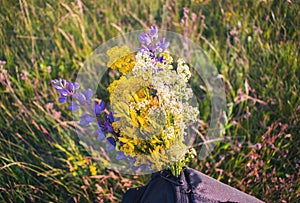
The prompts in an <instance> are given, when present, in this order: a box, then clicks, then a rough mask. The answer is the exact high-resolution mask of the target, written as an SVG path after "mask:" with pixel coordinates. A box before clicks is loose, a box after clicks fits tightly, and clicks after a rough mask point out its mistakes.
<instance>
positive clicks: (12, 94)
mask: <svg viewBox="0 0 300 203" xmlns="http://www.w3.org/2000/svg"><path fill="white" fill-rule="evenodd" d="M82 2H83V1H81V0H76V1H75V0H74V1H68V0H66V1H62V0H59V1H54V3H46V2H45V1H43V0H20V1H6V0H2V1H1V4H2V6H1V9H0V22H1V27H0V47H1V48H0V60H1V61H6V64H5V65H2V66H0V112H1V113H0V201H1V202H34V201H35V202H102V201H104V202H118V201H120V200H121V198H122V195H123V194H124V192H125V191H126V189H128V188H129V187H133V186H138V185H142V184H144V183H146V182H147V181H148V179H149V176H141V177H133V176H124V175H121V174H118V173H116V172H112V171H109V170H107V169H105V168H104V167H103V166H101V165H100V164H98V163H95V162H94V161H93V160H92V159H91V157H90V155H89V154H88V153H87V152H86V151H85V150H84V148H83V147H81V146H80V145H79V144H78V140H77V139H76V138H75V137H74V133H73V132H74V126H75V125H76V123H74V122H72V121H71V114H70V112H68V110H67V109H66V107H65V106H64V105H60V104H58V103H57V102H56V101H57V95H56V93H55V91H54V90H53V89H52V88H51V86H50V80H51V79H54V78H58V77H65V78H67V79H74V76H75V75H76V73H77V71H78V70H79V69H80V67H82V64H83V62H84V61H85V59H86V57H87V56H88V54H89V53H91V52H92V51H93V49H94V48H96V47H97V46H99V45H100V44H101V43H103V42H105V41H106V40H109V39H110V38H112V37H114V36H116V35H118V34H120V33H123V32H124V33H125V32H128V31H133V30H136V29H142V28H147V27H149V26H150V25H153V24H156V25H158V26H159V27H160V28H162V29H168V30H171V31H176V32H179V33H182V34H183V33H184V29H183V26H182V25H181V24H180V22H181V19H182V18H183V8H184V7H186V8H188V9H189V16H190V17H191V16H192V13H193V12H194V13H195V15H196V20H195V21H193V20H191V18H190V19H189V20H188V23H189V24H188V26H185V28H186V30H187V32H186V35H187V36H188V37H189V38H191V39H192V40H193V41H195V42H197V43H199V45H201V46H202V47H203V48H204V49H205V50H206V51H207V53H208V55H209V56H210V58H211V59H212V60H213V62H214V63H215V65H216V67H217V68H218V70H219V72H220V73H221V74H222V75H223V76H224V82H225V85H226V94H227V103H228V106H229V107H230V106H231V107H232V109H231V108H229V107H228V128H227V129H226V136H228V137H231V138H232V141H231V142H221V143H218V144H217V146H216V148H215V150H214V153H213V154H212V155H211V156H210V157H207V159H206V160H203V161H198V162H197V163H196V162H194V163H193V164H191V166H192V167H194V168H196V169H198V170H200V171H201V172H203V173H206V174H208V175H210V176H211V177H214V178H216V179H218V180H220V181H222V182H224V183H227V184H229V185H231V186H233V187H235V188H238V189H240V190H242V191H245V192H247V193H249V194H252V195H254V196H256V197H258V198H260V199H262V200H264V201H266V202H297V200H298V199H299V198H300V177H299V170H300V160H299V153H300V147H299V146H300V139H299V134H300V127H299V126H300V100H299V89H300V81H299V78H300V64H299V50H298V49H299V45H300V44H299V41H300V39H299V29H300V24H299V23H300V22H299V21H300V20H299V15H300V12H299V11H300V6H299V3H297V1H284V0H282V1H269V0H265V1H254V0H251V1H239V0H230V1H226V2H225V1H220V2H219V1H212V0H211V1H210V0H198V1H196V0H194V1H192V0H190V1H183V0H178V1H158V0H155V1H150V0H146V1H143V3H137V1H133V0H124V1H121V0H108V1H102V2H101V1H86V2H85V3H82ZM138 2H141V1H138ZM230 109H231V110H230ZM208 111H209V108H207V107H205V106H204V105H202V106H201V114H202V115H208V113H209V112H208ZM202 119H203V120H204V122H207V120H206V119H207V116H205V117H203V118H202ZM199 130H201V132H202V133H204V134H205V128H204V129H199ZM240 136H243V137H244V139H241V138H240ZM95 164H97V165H96V166H97V175H96V176H91V175H92V174H91V170H90V167H93V166H95ZM76 167H77V169H76Z"/></svg>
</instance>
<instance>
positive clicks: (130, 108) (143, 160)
mask: <svg viewBox="0 0 300 203" xmlns="http://www.w3.org/2000/svg"><path fill="white" fill-rule="evenodd" d="M138 40H139V41H140V43H141V47H140V48H139V50H138V51H137V52H136V53H132V52H130V49H129V48H128V47H127V46H115V47H112V48H111V49H110V50H108V51H107V56H108V57H109V61H108V63H107V66H108V67H109V68H111V69H114V70H116V71H119V72H120V75H121V76H120V77H119V78H118V79H116V80H114V81H113V82H112V83H111V84H109V86H108V87H107V90H108V92H109V94H110V96H109V101H110V104H105V103H104V102H103V101H101V100H100V101H99V100H94V99H93V98H92V95H93V92H92V90H90V89H87V90H84V91H82V92H81V91H79V89H80V85H79V84H78V83H76V82H74V83H73V82H66V80H65V79H58V80H53V81H52V84H53V86H54V87H55V88H56V89H57V90H58V92H59V93H60V97H59V102H60V103H66V102H68V103H69V105H68V108H69V109H70V110H72V111H77V110H78V109H79V107H82V108H83V109H84V114H83V115H82V116H81V117H80V119H81V120H80V124H81V125H83V126H87V125H89V124H90V123H92V122H97V123H98V126H99V129H98V130H97V131H96V132H95V133H96V135H97V136H98V140H99V141H101V140H103V139H105V140H106V141H107V142H108V143H109V144H110V149H107V150H112V149H113V150H116V151H117V152H118V156H117V157H116V158H117V159H128V160H129V161H130V163H131V164H132V168H133V169H135V170H137V169H138V168H141V169H146V168H152V169H155V170H162V169H164V168H166V167H167V168H169V169H170V170H171V172H172V173H173V174H174V175H175V176H178V174H179V173H180V171H181V170H182V167H183V166H184V165H185V164H186V162H187V161H188V160H189V159H190V158H191V157H192V156H194V151H193V150H190V148H189V147H188V146H186V144H185V139H186V136H187V130H188V127H189V126H190V125H191V124H192V123H193V122H195V121H196V119H197V117H198V115H199V111H198V108H197V107H193V106H192V105H190V99H191V98H192V96H193V92H192V89H191V88H189V86H188V81H189V79H190V77H191V72H190V69H189V66H188V64H187V63H186V62H185V61H184V60H183V59H181V58H176V57H175V56H172V55H171V54H170V53H169V52H168V50H167V48H168V45H169V43H168V42H166V41H165V39H164V38H161V39H159V40H158V30H157V28H156V27H155V26H154V27H151V29H150V32H149V33H142V34H140V35H139V36H138ZM68 98H71V99H68ZM108 107H109V108H108Z"/></svg>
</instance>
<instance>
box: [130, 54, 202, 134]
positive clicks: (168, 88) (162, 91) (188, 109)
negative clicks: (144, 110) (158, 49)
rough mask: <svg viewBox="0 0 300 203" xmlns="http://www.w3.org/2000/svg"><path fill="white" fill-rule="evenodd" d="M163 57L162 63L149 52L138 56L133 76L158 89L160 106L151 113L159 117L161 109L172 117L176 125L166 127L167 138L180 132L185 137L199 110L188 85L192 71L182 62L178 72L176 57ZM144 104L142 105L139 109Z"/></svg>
mask: <svg viewBox="0 0 300 203" xmlns="http://www.w3.org/2000/svg"><path fill="white" fill-rule="evenodd" d="M160 56H162V57H163V61H162V62H161V61H155V59H153V58H151V57H150V56H149V55H148V54H147V53H145V52H139V53H137V55H136V64H135V66H134V68H133V70H132V73H133V74H134V75H135V76H136V77H142V78H144V79H147V80H150V83H151V84H152V86H153V88H154V89H155V90H156V96H157V97H158V99H159V107H155V109H150V112H149V114H151V115H152V114H154V113H156V114H157V111H158V110H160V111H163V112H167V114H168V116H171V117H172V120H173V124H172V125H169V126H166V128H165V130H164V132H165V133H164V134H165V135H166V137H167V138H168V139H171V138H172V137H173V136H174V135H175V134H176V133H177V134H181V135H185V134H186V133H185V130H186V129H187V127H188V125H189V124H190V123H191V122H194V121H196V119H197V117H198V115H199V111H198V109H197V108H196V107H193V106H192V105H191V104H190V102H191V98H192V97H193V91H192V89H191V88H189V87H188V84H187V82H188V80H189V79H190V77H191V72H190V70H189V67H188V65H187V64H186V62H185V61H184V60H183V59H178V60H177V64H178V65H177V70H175V69H176V68H175V67H174V64H173V58H172V57H171V56H170V54H169V53H168V52H163V53H161V54H160ZM144 105H145V104H144V103H143V104H139V105H138V108H141V107H143V106H144ZM138 108H137V109H138Z"/></svg>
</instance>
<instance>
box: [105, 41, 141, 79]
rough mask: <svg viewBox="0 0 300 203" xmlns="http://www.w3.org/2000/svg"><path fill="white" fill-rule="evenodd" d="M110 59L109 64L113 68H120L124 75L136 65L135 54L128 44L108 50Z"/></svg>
mask: <svg viewBox="0 0 300 203" xmlns="http://www.w3.org/2000/svg"><path fill="white" fill-rule="evenodd" d="M106 53H107V55H108V57H109V61H108V63H107V66H108V67H110V68H112V69H118V70H119V71H120V72H121V73H122V74H123V75H126V74H127V73H129V72H130V71H131V70H132V68H133V67H134V65H135V60H134V54H133V53H130V49H129V48H128V47H127V46H122V47H120V48H119V47H117V46H115V47H113V48H111V49H109V50H108V51H107V52H106Z"/></svg>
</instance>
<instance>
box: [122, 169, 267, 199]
mask: <svg viewBox="0 0 300 203" xmlns="http://www.w3.org/2000/svg"><path fill="white" fill-rule="evenodd" d="M122 202H123V203H140V202H141V203H147V202H149V203H150V202H151V203H222V202H224V203H225V202H227V203H233V202H235V203H261V202H262V201H260V200H258V199H256V198H255V197H252V196H250V195H248V194H246V193H243V192H241V191H239V190H237V189H235V188H232V187H230V186H228V185H225V184H223V183H221V182H219V181H217V180H215V179H213V178H210V177H209V176H207V175H204V174H203V173H200V172H198V171H196V170H194V169H192V168H188V167H186V168H185V169H184V170H183V171H182V172H181V174H180V177H179V178H176V177H174V176H173V175H172V174H171V172H170V171H168V170H163V171H159V172H157V173H154V174H152V179H151V181H150V182H149V183H148V184H147V185H146V186H143V187H139V188H132V189H129V190H128V191H127V192H126V193H125V195H124V197H123V201H122Z"/></svg>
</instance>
